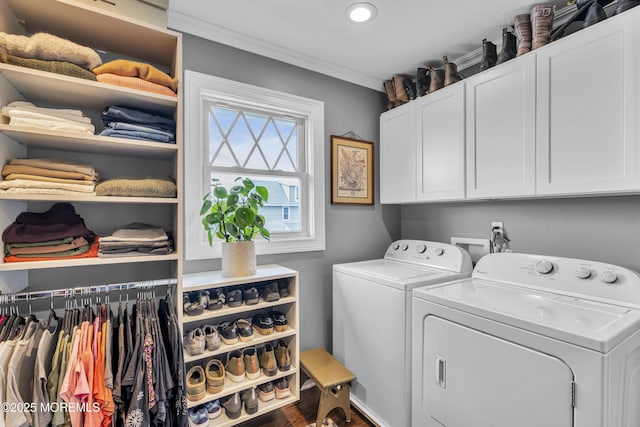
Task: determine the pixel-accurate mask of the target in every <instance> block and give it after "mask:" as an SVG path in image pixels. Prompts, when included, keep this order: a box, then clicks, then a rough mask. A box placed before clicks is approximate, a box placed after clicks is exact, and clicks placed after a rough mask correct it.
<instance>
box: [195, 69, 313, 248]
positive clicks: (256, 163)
mask: <svg viewBox="0 0 640 427" xmlns="http://www.w3.org/2000/svg"><path fill="white" fill-rule="evenodd" d="M185 82H186V85H185V86H186V102H185V117H186V119H185V217H186V220H185V232H186V233H185V234H186V246H185V255H186V258H187V259H200V258H211V257H217V256H220V255H219V246H220V245H219V243H220V242H219V241H215V240H214V248H213V250H212V249H211V248H210V247H209V245H208V243H207V239H206V236H205V233H204V231H203V229H202V226H201V222H200V216H199V213H200V212H199V210H200V204H201V201H202V196H203V195H204V194H205V193H206V192H207V191H208V188H209V185H210V182H211V178H213V177H215V178H218V179H220V180H221V181H223V183H225V184H227V185H228V184H229V183H230V182H233V180H234V179H235V178H236V177H238V176H247V177H250V178H251V179H252V180H254V182H256V183H257V184H259V185H263V186H265V187H267V189H268V190H269V200H268V202H267V203H266V204H265V206H264V207H263V208H261V210H260V213H261V214H262V215H264V216H265V218H266V227H267V229H268V230H269V231H270V233H271V241H270V242H267V241H264V240H263V239H261V238H257V239H256V251H257V253H258V254H268V253H285V252H300V251H313V250H324V245H325V243H324V174H323V171H324V145H325V144H324V104H323V103H322V102H319V101H315V100H310V99H307V98H301V97H298V96H294V95H289V94H286V93H282V92H277V91H273V90H269V89H264V88H260V87H256V86H250V85H246V84H243V83H238V82H234V81H230V80H226V79H221V78H217V77H213V76H208V75H205V74H200V73H196V72H192V71H185Z"/></svg>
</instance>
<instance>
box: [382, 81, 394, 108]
mask: <svg viewBox="0 0 640 427" xmlns="http://www.w3.org/2000/svg"><path fill="white" fill-rule="evenodd" d="M383 85H384V92H385V94H386V95H387V110H391V109H392V108H394V107H395V106H396V102H397V99H396V90H395V89H394V88H393V82H392V81H391V80H385V81H384V83H383Z"/></svg>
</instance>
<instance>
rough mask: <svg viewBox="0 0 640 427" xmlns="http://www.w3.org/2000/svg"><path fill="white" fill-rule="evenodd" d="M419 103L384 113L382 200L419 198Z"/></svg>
mask: <svg viewBox="0 0 640 427" xmlns="http://www.w3.org/2000/svg"><path fill="white" fill-rule="evenodd" d="M415 106H416V103H415V101H413V102H409V103H407V104H404V105H402V106H400V107H396V108H394V109H393V110H390V111H387V112H386V113H383V114H382V115H381V116H380V203H406V202H413V201H415V198H416V156H415V153H416V148H415V144H416V108H415Z"/></svg>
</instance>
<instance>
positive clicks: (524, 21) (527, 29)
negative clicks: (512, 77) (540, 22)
mask: <svg viewBox="0 0 640 427" xmlns="http://www.w3.org/2000/svg"><path fill="white" fill-rule="evenodd" d="M513 30H514V32H515V33H516V38H517V39H518V51H517V53H516V56H520V55H524V54H525V53H527V52H531V15H529V14H528V13H523V14H520V15H516V16H515V17H514V18H513Z"/></svg>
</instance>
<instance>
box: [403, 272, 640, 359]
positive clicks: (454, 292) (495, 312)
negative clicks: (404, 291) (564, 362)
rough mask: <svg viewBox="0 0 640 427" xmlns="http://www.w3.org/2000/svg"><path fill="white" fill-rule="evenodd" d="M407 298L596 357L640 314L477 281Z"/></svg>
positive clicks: (634, 326)
mask: <svg viewBox="0 0 640 427" xmlns="http://www.w3.org/2000/svg"><path fill="white" fill-rule="evenodd" d="M413 295H414V297H416V298H420V299H424V300H428V301H432V302H436V303H438V304H442V305H446V306H449V307H453V308H456V309H458V310H462V311H466V312H468V313H472V314H475V315H478V316H482V317H486V318H489V319H493V320H496V321H499V322H501V323H505V324H508V325H513V326H516V327H519V328H521V329H525V330H528V331H531V332H534V333H538V334H541V335H545V336H548V337H552V338H555V339H558V340H561V341H565V342H569V343H572V344H575V345H579V346H582V347H586V348H590V349H592V350H596V351H599V352H601V353H606V352H608V351H609V350H611V349H612V348H614V347H615V346H616V345H618V344H620V343H621V342H622V341H623V340H624V339H625V338H627V337H628V336H629V335H631V334H632V333H633V332H635V331H637V330H638V329H639V328H640V310H635V309H632V308H628V307H622V306H617V305H611V304H606V303H601V302H595V301H590V300H586V299H580V298H574V297H569V296H564V295H558V294H553V293H548V292H541V291H536V290H533V289H528V288H522V287H518V286H514V285H509V284H503V283H498V282H490V281H486V280H480V279H471V278H470V279H463V280H459V281H456V282H453V283H449V284H445V285H439V286H431V287H428V288H420V289H415V290H414V291H413Z"/></svg>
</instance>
